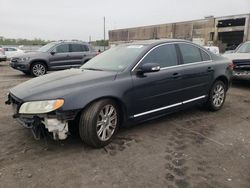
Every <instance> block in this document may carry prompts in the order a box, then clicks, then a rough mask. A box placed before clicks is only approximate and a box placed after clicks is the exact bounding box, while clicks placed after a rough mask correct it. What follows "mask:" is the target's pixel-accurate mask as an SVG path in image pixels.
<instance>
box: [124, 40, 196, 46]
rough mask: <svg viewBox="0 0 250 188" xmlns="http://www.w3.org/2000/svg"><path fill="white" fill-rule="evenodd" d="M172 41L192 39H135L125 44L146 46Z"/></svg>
mask: <svg viewBox="0 0 250 188" xmlns="http://www.w3.org/2000/svg"><path fill="white" fill-rule="evenodd" d="M171 42H188V43H191V42H190V41H187V40H183V39H155V40H140V41H133V42H129V43H126V44H125V45H131V44H132V45H146V46H155V45H159V44H162V43H171Z"/></svg>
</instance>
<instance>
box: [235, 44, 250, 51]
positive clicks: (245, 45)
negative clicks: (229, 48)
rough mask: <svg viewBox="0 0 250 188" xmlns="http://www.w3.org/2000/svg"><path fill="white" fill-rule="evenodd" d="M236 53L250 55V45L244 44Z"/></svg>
mask: <svg viewBox="0 0 250 188" xmlns="http://www.w3.org/2000/svg"><path fill="white" fill-rule="evenodd" d="M236 53H250V43H245V44H242V45H241V46H240V47H239V48H238V49H237V50H236Z"/></svg>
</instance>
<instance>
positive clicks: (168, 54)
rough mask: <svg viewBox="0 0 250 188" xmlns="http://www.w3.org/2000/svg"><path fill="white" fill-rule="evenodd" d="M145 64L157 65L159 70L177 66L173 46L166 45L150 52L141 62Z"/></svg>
mask: <svg viewBox="0 0 250 188" xmlns="http://www.w3.org/2000/svg"><path fill="white" fill-rule="evenodd" d="M146 63H157V64H159V65H160V67H161V68H165V67H170V66H175V65H177V64H178V59H177V53H176V48H175V45H174V44H166V45H162V46H159V47H157V48H155V49H154V50H152V51H151V52H150V53H149V54H148V55H147V56H146V57H145V58H144V59H143V60H142V63H141V65H143V64H146Z"/></svg>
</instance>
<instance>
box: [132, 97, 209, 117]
mask: <svg viewBox="0 0 250 188" xmlns="http://www.w3.org/2000/svg"><path fill="white" fill-rule="evenodd" d="M206 96H207V95H202V96H200V97H196V98H192V99H189V100H186V101H182V102H179V103H176V104H171V105H168V106H164V107H161V108H157V109H154V110H149V111H146V112H142V113H139V114H135V115H133V116H132V117H133V118H136V117H140V116H144V115H147V114H151V113H154V112H158V111H162V110H166V109H169V108H173V107H176V106H181V105H183V104H187V103H190V102H193V101H197V100H200V99H204V98H205V97H206Z"/></svg>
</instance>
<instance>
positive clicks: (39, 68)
mask: <svg viewBox="0 0 250 188" xmlns="http://www.w3.org/2000/svg"><path fill="white" fill-rule="evenodd" d="M30 69H31V70H30V72H31V74H32V76H35V77H38V76H42V75H44V74H46V72H47V67H46V65H45V64H44V63H39V62H38V63H34V64H32V65H31V68H30Z"/></svg>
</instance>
